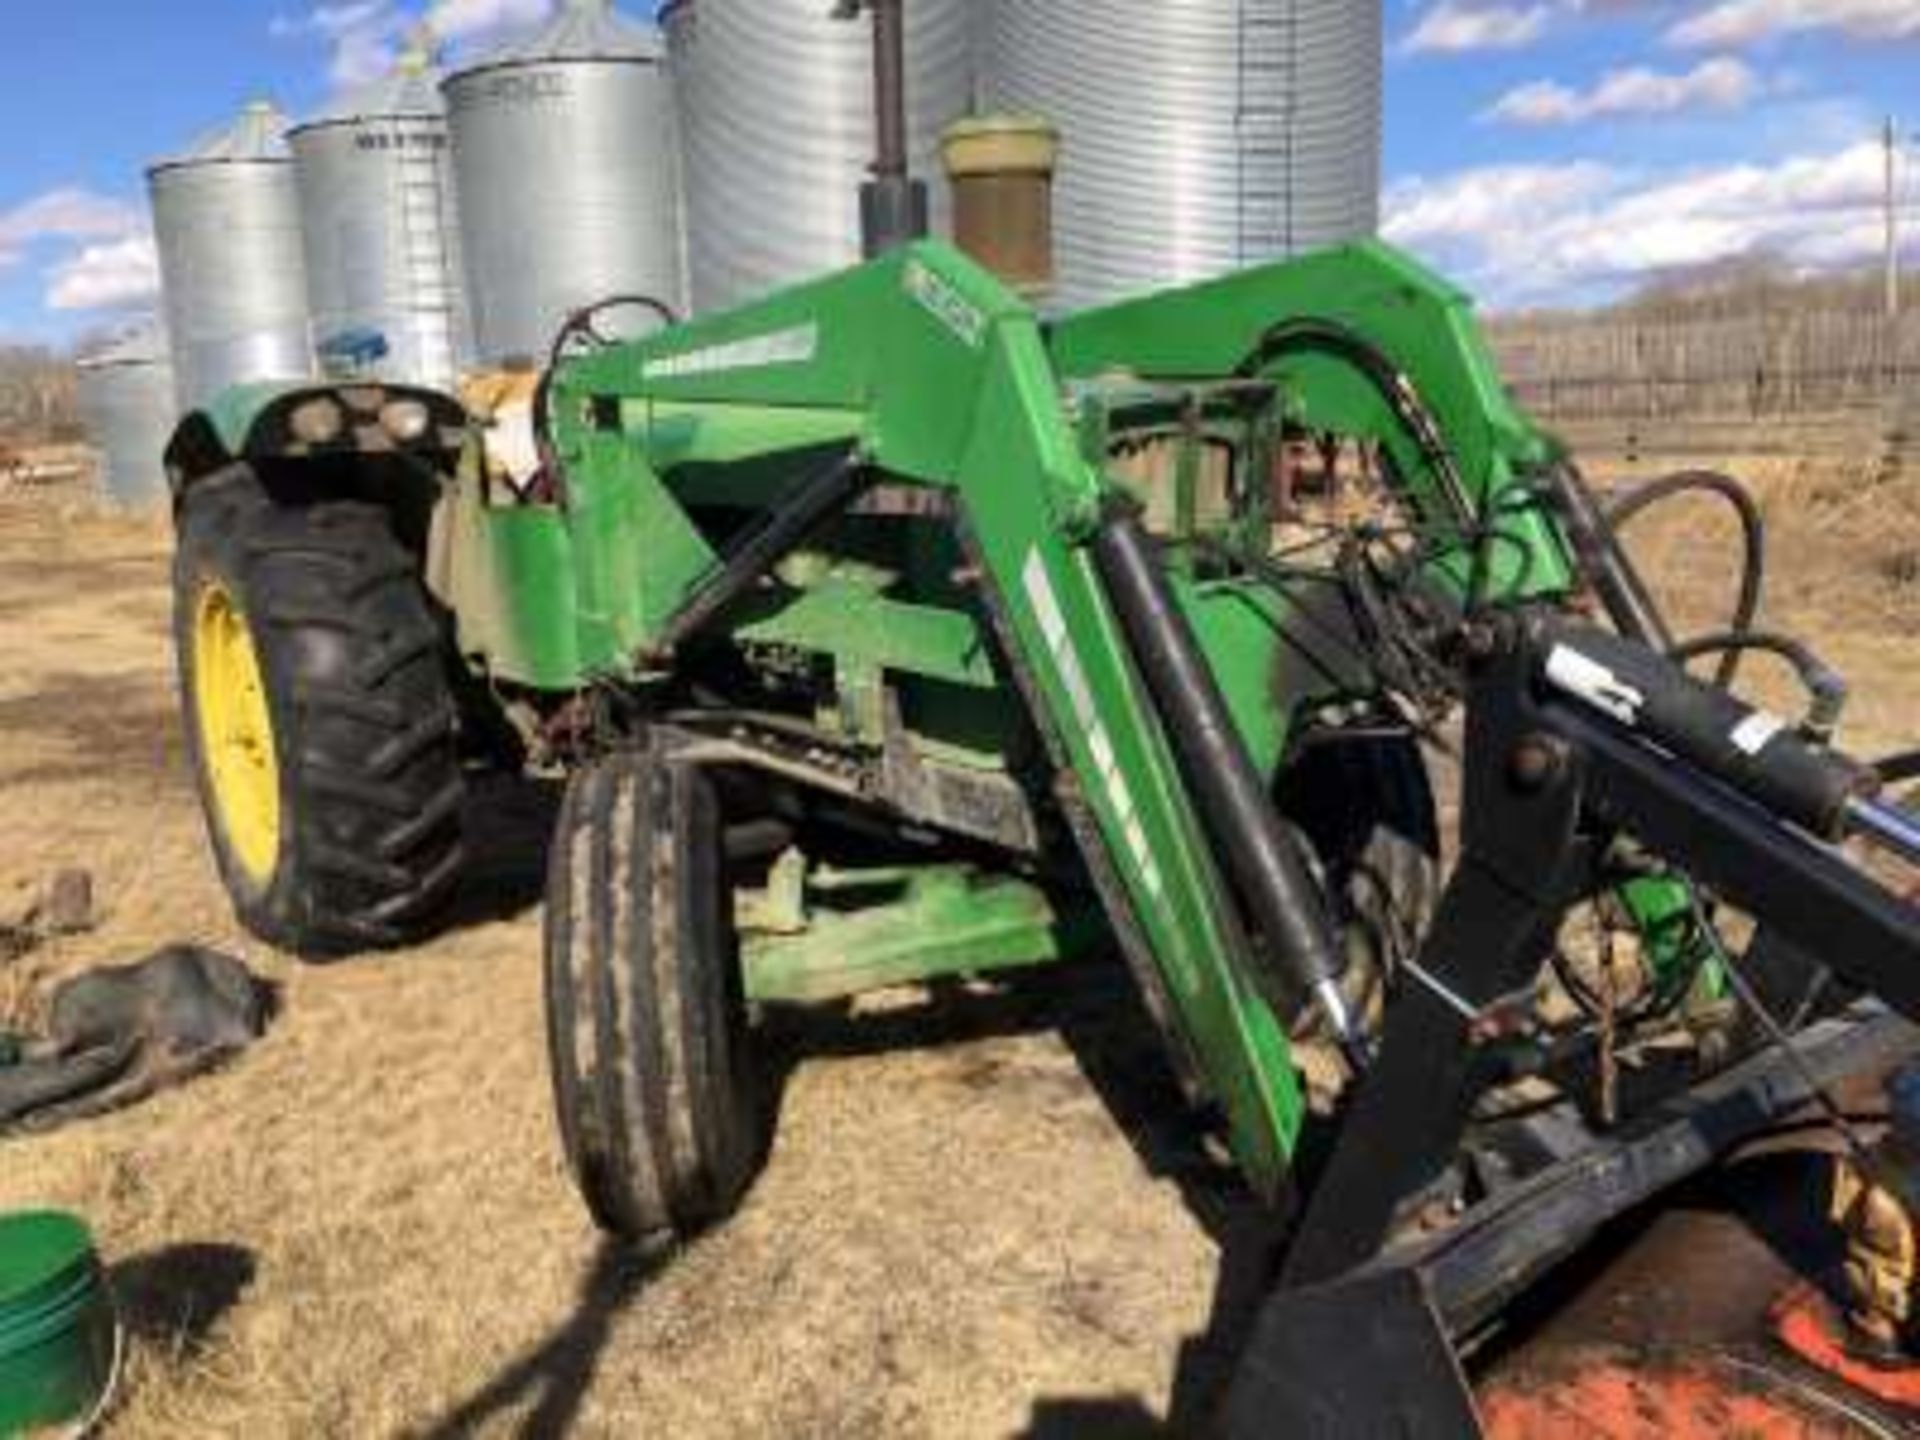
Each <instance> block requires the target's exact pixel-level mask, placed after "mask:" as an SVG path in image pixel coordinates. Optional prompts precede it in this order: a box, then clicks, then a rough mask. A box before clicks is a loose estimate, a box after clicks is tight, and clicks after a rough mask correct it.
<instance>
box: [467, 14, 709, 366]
mask: <svg viewBox="0 0 1920 1440" xmlns="http://www.w3.org/2000/svg"><path fill="white" fill-rule="evenodd" d="M664 61H665V53H664V47H663V46H662V44H661V40H660V34H659V32H658V31H657V30H656V29H655V28H654V27H653V26H651V25H643V24H639V23H637V22H635V21H631V20H627V19H624V18H622V17H621V16H619V15H617V14H615V13H614V12H613V10H612V9H611V7H610V5H609V4H608V3H607V0H567V3H566V4H565V6H564V7H563V8H562V10H561V12H560V14H559V15H558V16H557V17H555V19H554V21H553V23H552V24H551V25H549V26H548V27H547V28H546V29H544V30H542V31H541V32H540V33H538V34H536V35H534V36H533V37H532V38H530V39H528V40H525V41H522V42H520V43H518V44H514V45H511V46H508V47H507V48H505V49H503V50H500V51H497V52H496V53H494V54H492V55H490V56H488V57H487V58H485V59H483V60H481V61H479V62H478V63H477V64H475V65H473V66H470V67H469V68H467V69H464V70H461V71H459V72H458V73H456V74H454V75H451V76H449V77H448V79H447V81H446V84H445V86H444V90H445V93H446V97H447V107H448V119H449V123H450V125H451V128H452V133H453V161H454V177H455V189H456V191H457V193H458V204H459V212H460V244H461V249H462V251H463V252H464V257H465V271H466V296H467V306H468V310H469V313H470V314H471V316H472V320H473V330H474V342H475V350H476V353H477V356H478V358H479V360H480V361H481V362H483V363H498V362H500V361H503V360H507V359H510V358H513V357H516V356H530V357H535V358H538V359H544V358H545V355H546V351H547V347H548V345H549V344H550V343H551V341H552V339H553V335H554V332H555V330H557V329H558V328H559V326H560V323H561V322H562V321H563V320H564V319H565V318H566V316H567V315H568V313H569V312H571V311H573V310H576V309H578V308H579V307H580V306H582V305H586V304H590V303H591V302H593V301H596V300H602V299H605V298H607V297H608V296H611V295H616V294H644V295H651V296H653V297H655V298H656V299H660V300H664V301H665V302H666V303H667V304H669V305H671V306H674V307H675V308H676V309H677V308H679V307H680V306H681V305H682V304H683V303H684V299H685V295H684V292H685V284H684V282H683V280H682V273H683V267H682V263H681V235H680V207H679V183H678V176H677V170H678V160H677V155H676V146H675V141H674V114H673V93H672V86H671V83H670V81H669V78H668V75H667V71H666V66H665V63H664Z"/></svg>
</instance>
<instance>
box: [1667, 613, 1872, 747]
mask: <svg viewBox="0 0 1920 1440" xmlns="http://www.w3.org/2000/svg"><path fill="white" fill-rule="evenodd" d="M1756 650H1758V651H1762V652H1764V653H1766V654H1769V655H1778V656H1779V657H1780V658H1781V659H1783V660H1785V661H1786V662H1787V664H1789V665H1791V666H1792V667H1793V671H1794V674H1795V675H1797V676H1798V677H1799V680H1800V683H1801V685H1802V686H1804V687H1805V688H1806V692H1807V695H1808V697H1809V700H1810V704H1809V705H1808V708H1807V719H1806V728H1807V729H1808V730H1809V731H1811V732H1812V733H1814V734H1815V735H1817V736H1819V737H1821V738H1823V739H1824V738H1825V737H1827V736H1830V735H1832V733H1833V731H1834V729H1835V727H1836V726H1838V725H1839V723H1840V712H1841V711H1842V710H1844V709H1845V708H1846V704H1847V682H1846V678H1845V677H1844V676H1842V675H1841V674H1840V672H1839V671H1838V670H1835V669H1834V668H1833V667H1832V666H1831V665H1829V664H1827V662H1826V661H1824V660H1822V659H1821V658H1820V657H1819V656H1818V655H1816V654H1814V653H1813V651H1812V650H1811V649H1810V648H1808V647H1807V646H1806V645H1804V644H1802V643H1801V642H1800V641H1798V640H1796V639H1794V638H1793V637H1792V636H1791V635H1780V634H1776V633H1775V632H1773V631H1771V630H1716V631H1713V632H1712V633H1710V634H1706V635H1693V636H1689V637H1688V638H1687V639H1685V640H1682V641H1681V642H1680V643H1679V644H1677V645H1670V646H1668V647H1667V658H1668V659H1669V660H1672V661H1674V662H1675V663H1676V664H1680V665H1684V664H1686V663H1687V662H1688V661H1689V660H1696V659H1698V658H1699V657H1700V656H1702V655H1717V654H1722V653H1727V652H1743V653H1751V652H1753V651H1756Z"/></svg>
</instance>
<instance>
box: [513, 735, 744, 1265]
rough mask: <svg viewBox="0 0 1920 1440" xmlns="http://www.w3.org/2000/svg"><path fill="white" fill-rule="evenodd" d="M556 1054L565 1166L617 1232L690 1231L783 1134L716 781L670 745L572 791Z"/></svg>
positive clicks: (564, 847)
mask: <svg viewBox="0 0 1920 1440" xmlns="http://www.w3.org/2000/svg"><path fill="white" fill-rule="evenodd" d="M545 968H546V1001H547V1044H548V1057H549V1061H550V1063H551V1066H552V1071H553V1089H554V1101H555V1106H556V1109H557V1110H558V1112H559V1120H560V1133H561V1138H562V1141H563V1143H564V1145H565V1148H566V1155H567V1163H568V1165H569V1167H570V1168H571V1170H572V1172H573V1176H574V1181H575V1183H576V1184H577V1185H578V1186H579V1189H580V1193H581V1195H582V1197H583V1198H584V1199H585V1200H586V1203H587V1208H588V1209H589V1210H590V1211H591V1212H592V1214H593V1217H594V1219H595V1220H596V1221H597V1222H598V1223H599V1224H600V1225H601V1226H602V1228H604V1229H607V1230H610V1231H612V1232H614V1233H615V1234H618V1235H622V1236H625V1237H627V1238H629V1239H635V1240H645V1239H658V1238H664V1237H673V1236H686V1235H689V1234H691V1233H693V1232H694V1231H697V1230H699V1229H700V1228H702V1227H703V1226H705V1225H708V1224H711V1223H712V1222H714V1221H716V1220H718V1219H720V1218H722V1217H723V1216H725V1215H726V1214H727V1213H729V1212H730V1211H731V1210H732V1209H733V1208H734V1206H735V1205H736V1204H737V1203H738V1202H739V1199H740V1196H741V1194H742V1193H743V1192H744V1191H745V1189H746V1187H747V1184H748V1182H749V1181H750V1180H751V1179H752V1178H753V1173H754V1171H755V1169H756V1168H757V1166H758V1165H759V1162H760V1159H761V1157H762V1153H763V1151H764V1149H765V1142H766V1139H767V1130H768V1126H767V1121H766V1119H765V1107H764V1106H763V1105H762V1103H761V1099H760V1095H759V1089H758V1086H757V1083H756V1078H755V1073H754V1068H753V1064H752V1057H751V1055H750V1053H749V1049H748V1034H747V1023H746V1004H745V1000H744V997H743V994H742V989H741V977H740V963H739V954H738V941H737V934H736V931H735V928H734V919H733V892H732V888H731V885H730V883H729V881H728V876H727V868H726V863H725V853H724V843H723V838H722V832H721V822H720V806H719V800H718V797H717V795H716V794H715V792H714V785H713V781H712V778H711V777H710V776H709V775H708V774H707V772H706V771H704V770H702V769H701V768H700V767H699V766H698V765H696V764H693V763H690V762H687V761H681V760H675V759H673V758H672V757H671V756H670V755H668V754H665V753H663V752H661V751H660V750H659V749H657V748H656V749H647V750H642V751H638V752H634V753H620V754H615V755H611V756H608V757H606V758H604V759H601V760H598V761H596V762H594V763H593V764H591V765H589V766H588V767H586V768H585V769H583V770H582V771H581V772H580V773H579V774H577V775H576V776H575V777H574V779H573V782H572V784H571V785H570V786H569V787H568V789H567V797H566V801H565V804H564V805H563V806H562V808H561V813H560V821H559V825H558V828H557V830H556V832H555V836H554V846H553V858H552V864H551V870H550V871H549V874H548V881H547V906H546V936H545Z"/></svg>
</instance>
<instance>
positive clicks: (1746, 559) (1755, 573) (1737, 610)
mask: <svg viewBox="0 0 1920 1440" xmlns="http://www.w3.org/2000/svg"><path fill="white" fill-rule="evenodd" d="M1688 493H1696V494H1711V495H1718V496H1719V497H1720V498H1721V499H1722V500H1725V501H1726V502H1727V504H1729V505H1730V506H1732V507H1733V511H1734V514H1735V515H1736V516H1737V517H1738V519H1739V521H1740V538H1741V549H1742V556H1741V560H1742V563H1741V567H1740V595H1739V598H1738V599H1737V600H1736V601H1735V602H1734V607H1733V618H1732V620H1731V621H1730V622H1729V623H1728V625H1727V633H1728V634H1732V635H1744V634H1746V633H1747V632H1749V631H1751V630H1752V629H1753V622H1754V621H1755V619H1757V618H1758V616H1759V614H1760V593H1761V590H1762V588H1763V586H1764V585H1765V583H1766V566H1767V531H1766V521H1765V520H1764V519H1762V517H1761V515H1760V507H1759V505H1758V504H1756V503H1755V501H1754V498H1753V496H1752V495H1750V494H1748V493H1747V490H1746V487H1744V486H1743V485H1741V484H1740V482H1739V481H1737V480H1735V479H1734V478H1733V477H1732V476H1731V475H1722V474H1720V473H1719V472H1718V471H1716V470H1678V471H1675V472H1674V473H1673V474H1671V475H1662V476H1661V477H1660V478H1659V479H1657V480H1649V481H1648V482H1647V483H1646V484H1644V485H1640V486H1636V487H1635V488H1634V489H1632V490H1630V491H1628V492H1627V493H1626V494H1625V495H1623V496H1621V497H1620V498H1619V499H1618V500H1616V501H1614V502H1613V504H1612V505H1610V506H1608V507H1607V509H1606V510H1605V511H1604V513H1603V518H1604V520H1605V523H1606V525H1607V527H1608V529H1609V530H1611V531H1612V532H1614V535H1615V537H1616V540H1617V537H1618V533H1619V531H1620V530H1621V528H1622V527H1624V526H1625V525H1627V524H1628V523H1630V522H1631V521H1632V520H1633V518H1634V517H1635V516H1637V515H1639V514H1640V513H1641V512H1642V511H1644V510H1646V509H1647V507H1649V506H1651V505H1657V504H1659V503H1660V502H1661V501H1663V500H1669V499H1672V498H1673V497H1674V496H1676V495H1682V494H1688ZM1740 654H1741V652H1740V651H1739V650H1738V649H1735V648H1731V647H1729V648H1728V649H1727V650H1726V651H1725V653H1724V654H1723V655H1722V656H1721V659H1720V666H1719V669H1718V671H1717V672H1716V673H1715V675H1714V684H1716V685H1718V686H1719V687H1720V688H1721V689H1723V690H1724V689H1726V687H1727V686H1729V685H1731V684H1732V683H1733V677H1734V675H1735V673H1736V672H1737V671H1738V670H1739V668H1740Z"/></svg>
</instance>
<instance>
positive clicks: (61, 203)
mask: <svg viewBox="0 0 1920 1440" xmlns="http://www.w3.org/2000/svg"><path fill="white" fill-rule="evenodd" d="M142 223H143V222H142V220H141V216H140V212H139V210H138V209H136V208H135V207H134V206H132V205H129V204H128V203H127V202H126V201H124V200H116V199H114V198H113V197H111V196H108V195H99V194H95V193H94V192H93V191H91V190H84V189H81V188H80V187H78V186H73V185H67V186H62V187H61V188H59V189H57V190H49V191H47V192H46V193H45V194H43V195H36V196H34V198H33V199H31V200H28V201H25V202H23V203H22V204H19V205H16V206H14V207H13V209H11V210H7V211H4V212H0V265H9V264H12V263H14V262H16V261H18V260H19V259H20V257H21V255H22V253H23V252H24V251H25V250H26V249H27V247H28V246H30V245H33V244H35V243H36V242H38V241H42V240H91V239H98V238H100V237H103V236H109V235H124V234H126V233H127V232H128V231H129V230H133V229H136V228H138V227H139V226H140V225H141V224H142Z"/></svg>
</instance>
